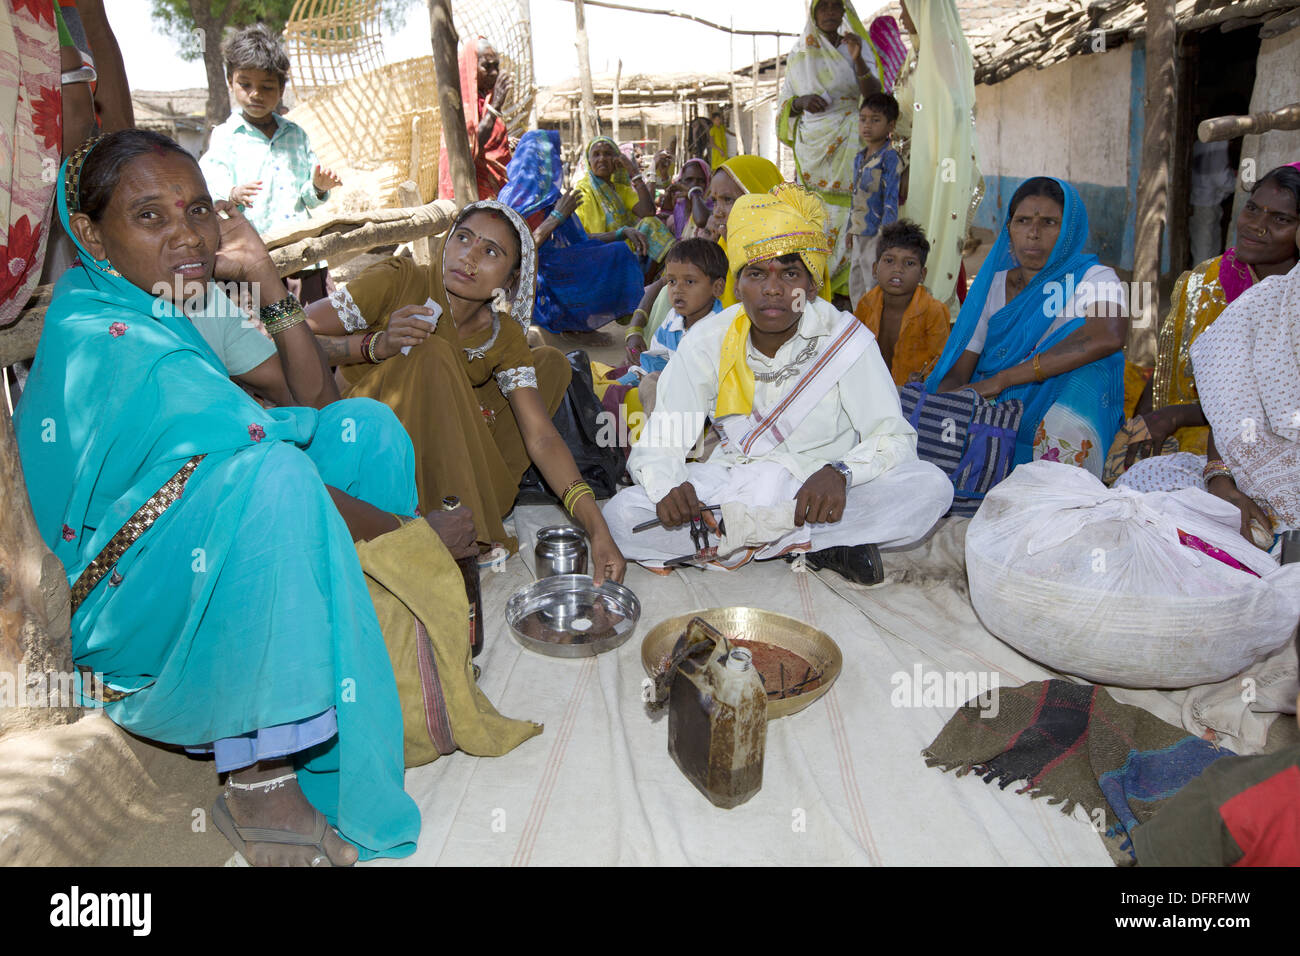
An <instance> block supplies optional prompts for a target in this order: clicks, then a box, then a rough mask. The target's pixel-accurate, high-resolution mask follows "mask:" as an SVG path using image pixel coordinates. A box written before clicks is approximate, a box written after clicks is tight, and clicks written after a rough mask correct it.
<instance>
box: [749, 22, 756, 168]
mask: <svg viewBox="0 0 1300 956" xmlns="http://www.w3.org/2000/svg"><path fill="white" fill-rule="evenodd" d="M752 42H753V44H754V63H753V65H752V66H751V67H750V70H751V71H752V72H753V74H754V95H753V98H752V99H751V100H750V101H749V152H750V154H751V155H754V156H757V155H758V37H753V38H752Z"/></svg>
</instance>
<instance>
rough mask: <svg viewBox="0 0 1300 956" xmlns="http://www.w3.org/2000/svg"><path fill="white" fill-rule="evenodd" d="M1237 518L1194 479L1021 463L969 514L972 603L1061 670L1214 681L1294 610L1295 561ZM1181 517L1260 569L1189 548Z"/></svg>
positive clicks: (1283, 636) (997, 629)
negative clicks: (1191, 482)
mask: <svg viewBox="0 0 1300 956" xmlns="http://www.w3.org/2000/svg"><path fill="white" fill-rule="evenodd" d="M1240 523H1241V522H1240V513H1239V512H1238V511H1237V509H1236V508H1235V507H1233V506H1232V505H1230V504H1228V503H1227V502H1225V501H1223V500H1222V499H1220V498H1216V497H1214V496H1213V495H1211V494H1208V493H1207V492H1204V491H1200V490H1199V489H1194V488H1189V489H1186V490H1184V491H1176V492H1151V493H1147V494H1143V493H1141V492H1136V491H1132V490H1130V489H1127V488H1113V489H1112V488H1107V487H1106V486H1105V485H1103V484H1102V483H1101V482H1100V481H1099V480H1097V478H1095V477H1093V475H1091V474H1090V473H1089V472H1087V471H1085V470H1084V469H1082V468H1075V467H1072V466H1070V465H1062V464H1058V463H1056V462H1047V461H1035V462H1031V463H1029V464H1025V465H1020V466H1018V467H1017V468H1016V469H1015V470H1014V471H1013V472H1012V473H1011V474H1010V475H1009V476H1008V477H1007V478H1006V479H1005V480H1004V481H1002V482H1001V483H1000V484H998V485H997V487H995V488H994V489H993V490H992V491H991V492H989V495H988V497H987V498H985V500H984V503H983V505H981V506H980V509H979V511H978V512H977V513H976V514H975V517H974V518H972V519H971V523H970V528H969V530H968V531H967V533H966V574H967V579H968V581H969V583H970V596H971V602H972V603H973V604H974V605H975V611H976V613H978V614H979V616H980V620H981V621H983V623H984V626H985V627H987V628H988V629H989V630H990V631H991V632H992V633H993V634H995V635H996V636H997V637H999V638H1001V639H1002V640H1004V641H1006V642H1007V643H1008V644H1010V645H1011V646H1013V647H1015V648H1016V649H1018V650H1019V651H1021V652H1022V653H1024V654H1026V655H1028V656H1029V657H1032V658H1034V659H1035V660H1038V661H1040V662H1042V663H1043V664H1046V665H1047V666H1048V667H1051V668H1053V669H1055V670H1058V671H1063V672H1065V673H1067V674H1075V675H1078V676H1079V677H1083V678H1086V679H1088V680H1091V681H1095V682H1098V683H1103V684H1116V685H1120V686H1124V687H1163V688H1172V687H1191V686H1194V685H1197V684H1206V683H1212V682H1215V681H1221V680H1226V679H1227V678H1229V677H1231V676H1233V675H1234V674H1237V673H1240V672H1241V671H1242V670H1244V669H1245V668H1247V667H1249V666H1250V665H1251V664H1253V663H1254V662H1255V661H1256V660H1258V659H1259V658H1261V657H1263V656H1264V655H1266V654H1268V653H1269V652H1271V651H1273V650H1275V649H1276V648H1278V647H1280V646H1281V645H1282V644H1284V643H1285V642H1287V641H1289V640H1290V639H1291V637H1292V634H1293V633H1294V631H1295V629H1296V625H1297V623H1300V564H1291V565H1287V566H1285V567H1280V566H1279V565H1278V564H1277V562H1276V561H1275V560H1274V559H1273V558H1272V557H1270V556H1269V555H1268V554H1267V553H1266V552H1264V551H1261V550H1259V549H1258V548H1256V547H1254V546H1253V545H1252V544H1250V543H1249V542H1247V541H1246V540H1245V539H1244V538H1242V537H1241V535H1240V533H1239V531H1238V529H1239V528H1240ZM1180 529H1181V530H1182V531H1184V532H1186V533H1188V534H1191V535H1195V536H1196V537H1198V538H1200V539H1201V540H1203V541H1204V542H1206V543H1207V544H1209V545H1212V546H1214V547H1216V548H1220V549H1222V550H1223V551H1225V552H1227V553H1228V554H1230V555H1231V556H1232V557H1233V558H1235V559H1236V560H1237V561H1238V562H1240V563H1241V564H1242V565H1244V566H1246V567H1248V568H1250V569H1251V570H1253V571H1255V572H1257V573H1258V574H1259V575H1260V577H1255V576H1254V575H1252V574H1248V573H1246V572H1245V571H1242V570H1240V569H1238V568H1234V567H1232V566H1230V565H1228V564H1225V563H1224V562H1222V561H1220V560H1218V559H1216V558H1213V557H1211V556H1210V555H1209V554H1206V553H1204V552H1203V551H1199V550H1197V549H1195V548H1191V547H1188V546H1187V545H1185V544H1183V543H1182V542H1181V541H1180V540H1179V535H1178V531H1179V530H1180Z"/></svg>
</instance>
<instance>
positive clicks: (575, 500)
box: [564, 485, 596, 515]
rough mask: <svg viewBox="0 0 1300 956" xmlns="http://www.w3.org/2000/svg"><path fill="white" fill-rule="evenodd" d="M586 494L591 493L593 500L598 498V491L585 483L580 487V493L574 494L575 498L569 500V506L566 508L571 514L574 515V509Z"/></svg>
mask: <svg viewBox="0 0 1300 956" xmlns="http://www.w3.org/2000/svg"><path fill="white" fill-rule="evenodd" d="M586 495H591V500H592V501H595V500H596V493H595V492H594V491H592V490H591V489H590V488H589V487H587V486H586V485H583V486H582V487H581V488H579V489H578V493H577V494H576V495H574V496H573V500H572V501H571V502H569V504H568V506H566V507H565V509H564V510H565V511H567V512H568V513H569V514H570V515H572V514H573V510H574V509H575V508H576V507H578V502H579V501H581V500H582V499H583V497H584V496H586Z"/></svg>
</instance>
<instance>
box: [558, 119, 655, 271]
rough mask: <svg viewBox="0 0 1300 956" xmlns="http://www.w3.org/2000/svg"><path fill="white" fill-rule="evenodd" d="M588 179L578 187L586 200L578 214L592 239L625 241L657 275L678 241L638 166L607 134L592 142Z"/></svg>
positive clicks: (648, 269)
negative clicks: (658, 212)
mask: <svg viewBox="0 0 1300 956" xmlns="http://www.w3.org/2000/svg"><path fill="white" fill-rule="evenodd" d="M586 157H587V175H585V176H583V177H582V179H580V180H578V185H577V186H576V187H575V188H576V189H577V191H578V195H579V196H581V197H582V199H581V201H580V202H579V204H578V209H577V211H576V213H575V214H576V215H577V217H578V221H579V222H580V223H582V228H583V229H585V230H586V231H587V235H588V237H590V238H592V239H595V240H596V241H598V242H613V241H615V240H616V239H622V240H623V241H625V242H626V243H627V244H628V246H629V247H630V248H631V250H632V251H633V252H635V253H636V254H637V255H638V256H640V257H641V260H642V262H646V263H653V264H654V265H649V266H648V267H647V270H646V271H647V272H652V271H654V269H655V266H657V265H658V264H659V263H662V262H663V261H664V256H666V255H668V248H669V247H670V246H671V245H672V244H673V243H674V242H675V241H676V240H675V238H674V236H673V234H672V233H671V232H669V231H668V227H667V226H665V225H664V224H663V221H662V220H660V219H659V218H658V217H657V216H656V215H655V201H654V193H653V192H652V191H651V189H650V186H649V185H648V184H647V183H646V181H645V174H644V173H642V172H641V170H640V169H638V168H637V165H636V162H635V161H634V160H633V159H631V158H630V157H628V156H625V155H624V154H623V153H621V152H619V148H618V144H617V143H615V142H614V141H613V140H612V139H610V138H609V137H608V136H597V137H596V138H595V139H593V140H592V141H591V142H590V143H588V144H587V152H586Z"/></svg>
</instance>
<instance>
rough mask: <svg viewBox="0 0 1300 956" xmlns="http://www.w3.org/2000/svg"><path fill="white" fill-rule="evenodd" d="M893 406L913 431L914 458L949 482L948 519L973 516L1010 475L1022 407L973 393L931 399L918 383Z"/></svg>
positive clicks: (900, 393)
mask: <svg viewBox="0 0 1300 956" xmlns="http://www.w3.org/2000/svg"><path fill="white" fill-rule="evenodd" d="M898 401H899V404H900V405H902V407H903V417H904V418H906V419H907V421H908V424H910V425H911V426H912V427H913V428H915V429H916V437H917V442H916V454H917V457H918V458H920V459H921V460H922V461H928V462H930V463H931V464H933V465H937V466H938V467H939V468H940V469H942V470H943V473H944V474H945V475H947V476H948V478H949V479H950V480H951V481H952V484H953V488H954V493H953V501H952V508H951V509H950V510H949V511H948V514H950V515H972V514H974V513H975V512H976V510H978V508H979V506H980V502H981V501H982V500H983V499H984V496H985V495H986V494H987V493H988V491H989V489H990V488H992V487H993V486H994V485H996V484H997V483H998V482H999V481H1001V480H1002V479H1003V478H1005V477H1006V476H1007V474H1008V473H1009V472H1010V471H1011V468H1012V466H1013V464H1014V462H1015V454H1016V431H1017V430H1018V429H1019V428H1020V419H1021V417H1022V416H1023V415H1024V412H1025V406H1024V403H1023V402H1021V401H1020V400H1019V399H1012V400H1010V401H1006V402H990V401H986V400H985V399H983V398H980V396H979V395H978V394H977V393H976V391H975V390H974V389H973V388H963V389H959V390H958V391H956V392H947V393H945V394H942V395H936V394H931V393H929V392H927V391H926V390H925V385H924V384H923V383H921V382H909V383H908V384H907V385H904V386H903V387H902V388H900V389H899V390H898Z"/></svg>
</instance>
